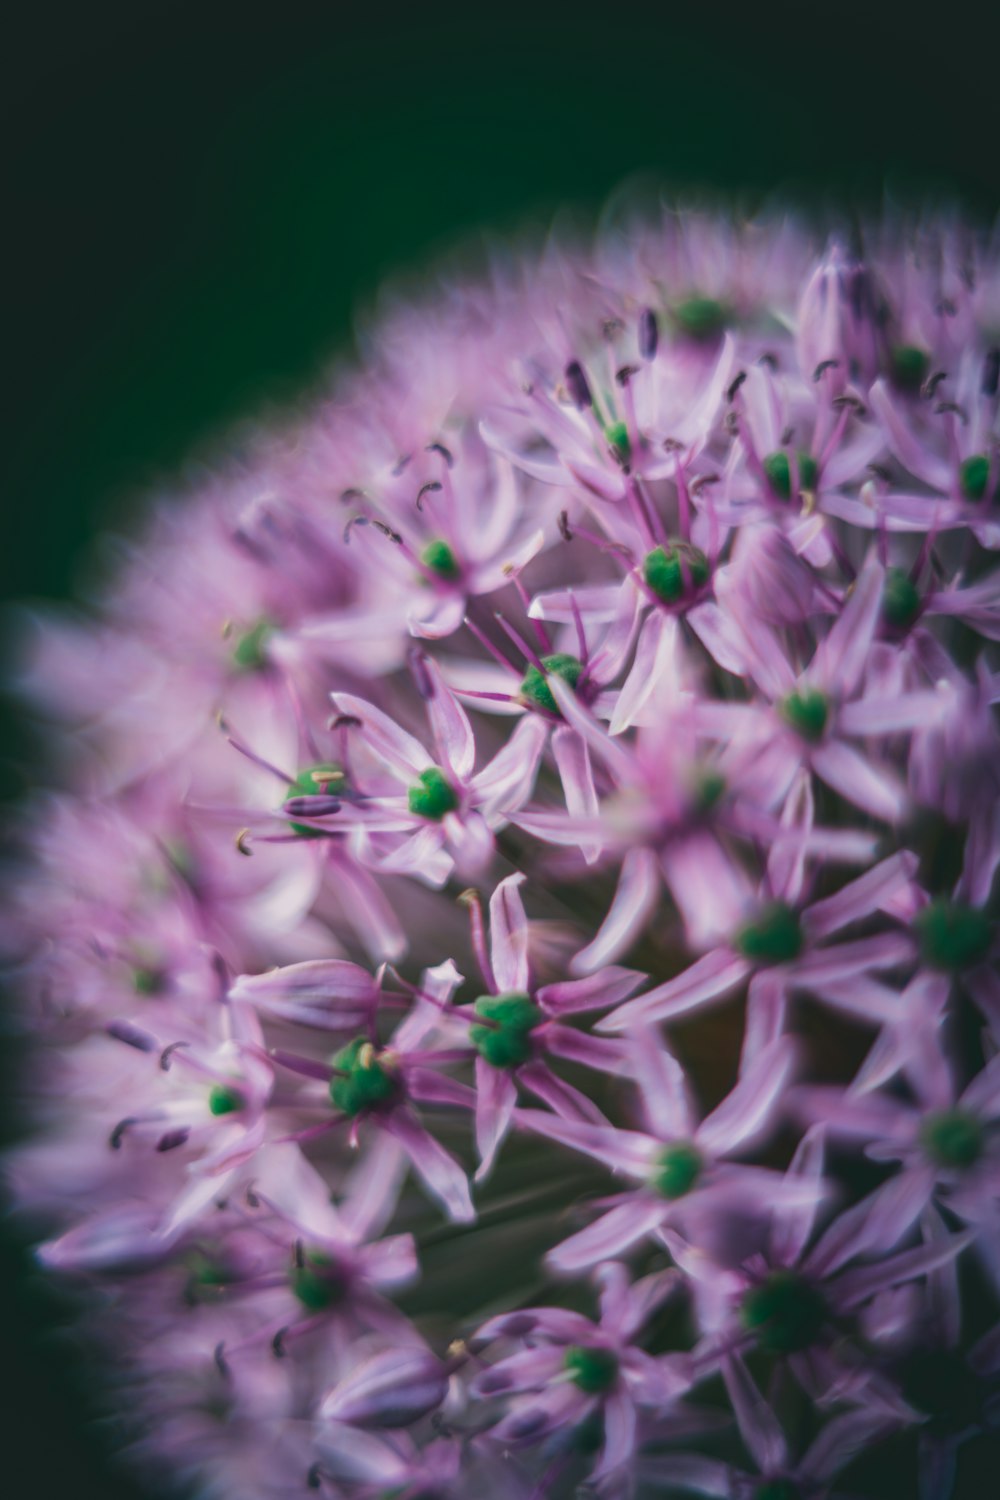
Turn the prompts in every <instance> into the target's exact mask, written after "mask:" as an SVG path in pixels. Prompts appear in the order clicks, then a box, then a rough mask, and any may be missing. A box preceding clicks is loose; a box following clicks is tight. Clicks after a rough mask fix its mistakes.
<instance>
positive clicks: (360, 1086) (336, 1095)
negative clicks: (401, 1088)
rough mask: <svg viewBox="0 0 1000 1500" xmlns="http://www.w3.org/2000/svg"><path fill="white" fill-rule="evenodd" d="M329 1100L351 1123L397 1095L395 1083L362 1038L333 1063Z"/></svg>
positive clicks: (348, 1046)
mask: <svg viewBox="0 0 1000 1500" xmlns="http://www.w3.org/2000/svg"><path fill="white" fill-rule="evenodd" d="M333 1067H334V1069H335V1072H334V1076H333V1077H332V1078H331V1080H330V1098H331V1099H332V1100H333V1103H334V1104H335V1105H336V1107H337V1109H339V1110H342V1111H343V1112H344V1114H345V1115H349V1116H350V1117H351V1119H354V1117H355V1116H357V1115H360V1114H361V1113H362V1112H363V1111H365V1110H370V1109H377V1108H378V1106H379V1105H380V1104H387V1103H388V1102H389V1101H390V1100H391V1099H392V1098H394V1096H395V1094H396V1092H397V1088H398V1085H397V1081H396V1079H395V1078H394V1077H393V1076H392V1074H391V1073H390V1072H389V1071H388V1070H387V1069H386V1068H385V1067H384V1066H383V1065H382V1064H381V1063H380V1062H379V1061H378V1059H377V1057H376V1055H375V1048H374V1047H373V1046H372V1044H371V1042H369V1041H367V1040H366V1039H365V1038H364V1037H356V1038H355V1040H354V1041H353V1042H349V1043H348V1045H347V1046H346V1047H344V1048H343V1049H342V1050H341V1051H340V1052H338V1053H337V1055H336V1056H335V1057H334V1059H333Z"/></svg>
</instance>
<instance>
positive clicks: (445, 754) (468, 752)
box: [421, 656, 476, 782]
mask: <svg viewBox="0 0 1000 1500" xmlns="http://www.w3.org/2000/svg"><path fill="white" fill-rule="evenodd" d="M421 668H422V671H423V673H424V675H425V676H426V678H427V681H428V684H429V686H430V688H431V696H430V697H429V698H427V699H426V700H425V707H426V710H427V717H428V719H429V720H430V725H431V731H432V733H433V735H434V743H435V745H436V747H437V751H438V763H439V764H440V765H442V766H444V767H445V769H446V770H450V771H451V772H452V774H453V777H454V779H455V780H457V781H461V782H466V781H468V779H469V777H470V776H471V775H472V770H473V767H474V766H475V763H476V741H475V736H474V735H473V733H472V725H471V724H470V723H469V716H468V714H467V713H466V712H465V709H464V708H463V707H462V705H461V704H460V703H459V701H458V699H457V698H456V697H455V695H454V694H453V693H452V691H451V688H450V687H449V686H448V684H447V683H446V682H445V680H444V678H443V677H442V675H441V668H440V667H439V666H438V664H437V662H436V661H434V660H433V658H432V657H429V656H424V657H423V658H422V660H421Z"/></svg>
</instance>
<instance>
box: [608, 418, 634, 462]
mask: <svg viewBox="0 0 1000 1500" xmlns="http://www.w3.org/2000/svg"><path fill="white" fill-rule="evenodd" d="M604 436H605V438H606V439H607V443H608V447H609V448H611V449H612V450H613V451H614V453H615V454H616V455H617V457H618V458H619V459H620V461H621V462H622V463H623V464H627V463H628V461H629V459H630V458H631V457H632V444H631V442H630V440H629V435H628V428H627V426H626V425H625V423H624V422H612V423H611V425H610V426H608V427H605V429H604Z"/></svg>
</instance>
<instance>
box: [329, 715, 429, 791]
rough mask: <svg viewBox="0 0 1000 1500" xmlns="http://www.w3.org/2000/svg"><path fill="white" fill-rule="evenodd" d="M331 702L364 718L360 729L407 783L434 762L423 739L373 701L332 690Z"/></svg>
mask: <svg viewBox="0 0 1000 1500" xmlns="http://www.w3.org/2000/svg"><path fill="white" fill-rule="evenodd" d="M330 701H331V702H332V704H333V706H334V708H335V709H336V710H337V713H338V714H344V715H346V716H348V717H350V718H352V719H359V720H360V721H361V731H360V732H361V734H362V735H363V736H364V739H365V741H366V743H367V744H369V745H370V746H371V748H372V749H373V750H374V751H375V753H376V755H378V756H380V757H381V758H382V760H384V761H385V762H386V764H387V765H389V766H392V768H393V770H394V771H396V772H397V773H398V774H399V775H400V776H401V777H402V778H403V779H404V780H406V781H407V782H409V781H412V780H414V779H415V777H416V776H418V775H419V774H420V772H421V771H425V770H426V769H427V767H428V766H429V765H432V764H433V761H432V757H431V755H430V753H429V752H428V751H427V750H425V749H424V747H423V745H422V744H421V743H420V741H419V740H416V739H414V737H413V735H412V734H407V733H406V730H405V729H400V727H399V725H398V724H397V723H396V722H395V720H394V719H390V717H389V715H388V714H384V713H383V712H382V710H381V709H380V708H376V707H375V705H374V704H373V703H366V702H365V700H364V699H363V698H355V696H354V694H353V693H331V694H330Z"/></svg>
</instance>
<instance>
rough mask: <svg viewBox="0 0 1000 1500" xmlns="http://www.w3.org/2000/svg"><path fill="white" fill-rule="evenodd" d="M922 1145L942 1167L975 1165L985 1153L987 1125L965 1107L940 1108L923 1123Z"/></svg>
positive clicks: (933, 1160) (927, 1153) (928, 1154)
mask: <svg viewBox="0 0 1000 1500" xmlns="http://www.w3.org/2000/svg"><path fill="white" fill-rule="evenodd" d="M920 1144H921V1145H922V1146H923V1148H924V1152H925V1154H926V1155H927V1156H928V1157H929V1158H930V1160H931V1161H932V1162H934V1163H935V1164H936V1165H937V1166H939V1167H971V1166H973V1165H974V1164H975V1163H976V1162H977V1161H978V1160H979V1158H980V1156H981V1155H982V1150H983V1127H982V1125H981V1124H980V1123H979V1121H978V1120H977V1119H976V1117H975V1115H970V1114H968V1113H966V1111H965V1110H964V1109H943V1110H938V1111H937V1112H936V1113H934V1114H930V1115H928V1116H927V1118H926V1119H925V1120H924V1122H923V1124H922V1125H921V1127H920Z"/></svg>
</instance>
